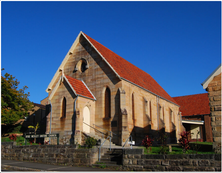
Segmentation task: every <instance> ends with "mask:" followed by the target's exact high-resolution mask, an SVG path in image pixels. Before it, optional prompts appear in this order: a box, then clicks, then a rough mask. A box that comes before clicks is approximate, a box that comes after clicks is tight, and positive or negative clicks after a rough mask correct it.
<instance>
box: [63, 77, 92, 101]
mask: <svg viewBox="0 0 222 173" xmlns="http://www.w3.org/2000/svg"><path fill="white" fill-rule="evenodd" d="M65 77H66V79H67V80H68V81H69V83H70V85H71V86H72V88H73V89H74V90H75V92H76V94H77V95H81V96H85V97H88V98H91V99H95V98H94V96H93V95H92V94H91V93H90V91H89V89H88V88H87V87H86V86H85V84H84V83H83V81H80V80H78V79H75V78H72V77H70V76H67V75H65Z"/></svg>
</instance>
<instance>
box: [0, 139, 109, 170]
mask: <svg viewBox="0 0 222 173" xmlns="http://www.w3.org/2000/svg"><path fill="white" fill-rule="evenodd" d="M106 151H107V149H101V154H103V153H104V152H106ZM1 158H2V159H6V160H18V161H33V162H38V163H47V164H53V165H67V166H79V165H84V166H89V165H92V164H93V163H95V162H96V161H98V148H91V149H76V148H75V146H74V145H27V146H16V145H13V142H2V143H1Z"/></svg>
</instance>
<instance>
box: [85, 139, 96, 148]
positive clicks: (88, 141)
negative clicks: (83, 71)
mask: <svg viewBox="0 0 222 173" xmlns="http://www.w3.org/2000/svg"><path fill="white" fill-rule="evenodd" d="M96 142H97V140H96V139H94V138H92V137H88V138H87V139H86V143H85V144H86V145H87V147H88V148H92V147H93V146H95V145H96Z"/></svg>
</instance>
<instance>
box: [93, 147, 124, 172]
mask: <svg viewBox="0 0 222 173" xmlns="http://www.w3.org/2000/svg"><path fill="white" fill-rule="evenodd" d="M98 165H99V166H101V165H104V166H106V167H109V168H114V167H115V168H119V166H120V165H122V149H111V151H107V152H106V153H105V154H104V155H103V156H101V159H100V161H97V162H96V163H95V164H93V166H98ZM104 166H103V167H104Z"/></svg>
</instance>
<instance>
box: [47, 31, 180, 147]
mask: <svg viewBox="0 0 222 173" xmlns="http://www.w3.org/2000/svg"><path fill="white" fill-rule="evenodd" d="M46 92H47V93H48V103H49V104H50V105H51V111H50V113H49V114H48V116H47V127H46V133H59V134H60V139H67V140H70V141H71V142H75V143H77V142H78V144H83V140H82V138H83V134H88V135H91V134H100V136H101V135H102V134H106V135H107V134H108V135H109V134H110V132H112V136H113V137H112V142H113V143H114V144H116V145H120V146H121V145H123V144H124V143H125V141H126V140H127V139H128V138H129V136H130V135H132V138H133V141H135V142H136V145H141V142H142V139H143V138H144V137H145V136H146V135H149V136H150V137H153V138H154V137H155V136H156V134H157V133H158V132H166V133H167V134H168V136H169V140H168V142H170V143H172V142H178V139H179V134H180V133H181V131H182V130H183V126H182V120H181V114H180V111H179V105H178V104H177V102H176V101H175V100H174V99H173V98H172V97H171V96H170V95H169V94H168V93H167V92H166V91H165V90H164V89H163V88H162V87H161V86H160V85H159V84H158V83H157V82H156V81H155V80H154V79H153V78H152V77H151V76H150V75H149V74H148V73H146V72H144V71H143V70H141V69H139V68H138V67H136V66H135V65H133V64H131V63H130V62H128V61H126V60H125V59H123V58H122V57H120V56H119V55H117V54H115V53H114V52H112V51H111V50H109V49H108V48H106V47H105V46H103V45H102V44H100V43H99V42H97V41H96V40H94V39H92V38H91V37H89V36H88V35H86V34H85V33H83V32H80V33H79V35H78V36H77V38H76V40H75V41H74V43H73V45H72V46H71V48H70V50H69V51H68V53H67V55H66V56H65V58H64V59H63V61H62V63H61V65H60V66H59V68H58V70H57V71H56V73H55V75H54V76H53V78H52V80H51V82H50V83H49V85H48V87H47V89H46ZM55 141H56V139H55ZM52 142H53V141H52Z"/></svg>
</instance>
